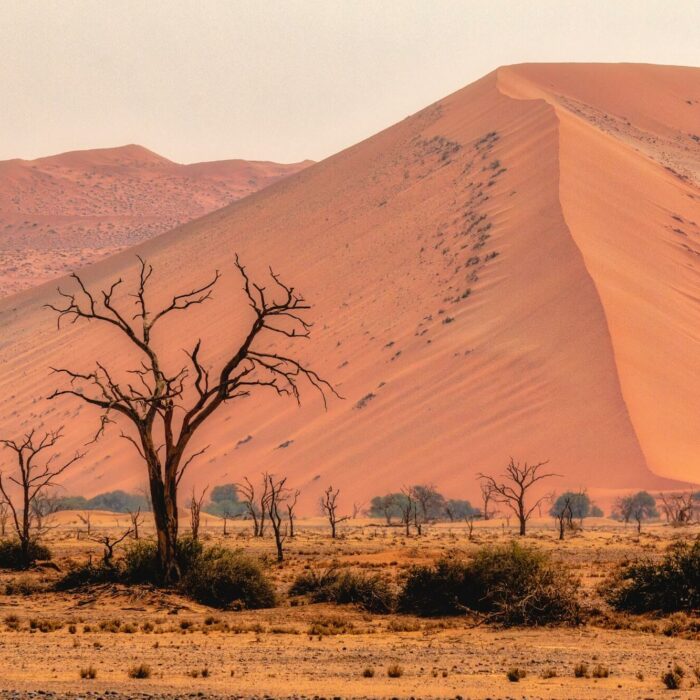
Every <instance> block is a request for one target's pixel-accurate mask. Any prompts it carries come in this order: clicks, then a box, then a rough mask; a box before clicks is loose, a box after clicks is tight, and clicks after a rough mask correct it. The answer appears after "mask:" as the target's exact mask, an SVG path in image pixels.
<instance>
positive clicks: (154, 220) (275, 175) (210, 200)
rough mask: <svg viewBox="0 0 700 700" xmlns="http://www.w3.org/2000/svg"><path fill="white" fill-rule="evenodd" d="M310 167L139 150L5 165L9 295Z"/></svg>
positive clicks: (1, 176)
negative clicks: (183, 159) (173, 157)
mask: <svg viewBox="0 0 700 700" xmlns="http://www.w3.org/2000/svg"><path fill="white" fill-rule="evenodd" d="M307 165H309V162H304V163H295V164H291V165H282V164H279V163H269V162H262V161H245V160H225V161H219V162H213V163H192V164H190V165H182V164H180V163H174V162H173V161H170V160H168V159H167V158H164V157H163V156H160V155H158V154H157V153H153V152H152V151H149V150H148V149H146V148H143V147H142V146H136V145H130V146H123V147H121V148H105V149H96V150H90V151H74V152H70V153H61V154H59V155H55V156H49V157H47V158H38V159H36V160H20V159H14V160H9V161H0V295H3V296H6V295H7V294H10V293H13V292H17V291H19V290H21V289H26V288H28V287H33V286H36V285H37V284H40V283H41V282H45V281H46V280H49V279H53V278H56V277H60V276H62V275H64V274H66V273H67V272H69V271H71V270H75V269H77V268H80V267H83V266H85V265H87V264H89V263H91V262H95V261H96V260H100V259H102V258H104V257H107V256H108V255H110V254H113V253H115V252H118V251H120V250H124V249H125V248H128V247H129V246H133V245H135V244H136V243H139V242H141V241H144V240H148V239H149V238H152V237H153V236H155V235H156V234H158V233H163V232H164V231H167V230H169V229H171V228H173V227H174V226H177V225H178V224H181V223H184V222H186V221H191V220H192V219H196V218H197V217H199V216H202V215H203V214H207V213H209V212H211V211H213V210H215V209H219V208H221V207H223V206H225V205H227V204H230V203H231V202H234V201H236V200H238V199H240V198H241V197H245V196H246V195H248V194H251V193H252V192H257V191H258V190H260V189H262V188H263V187H266V186H267V185H269V184H270V183H272V182H275V181H277V180H279V179H280V178H281V177H285V176H286V175H289V174H292V173H295V172H297V171H298V170H300V169H302V168H304V167H306V166H307Z"/></svg>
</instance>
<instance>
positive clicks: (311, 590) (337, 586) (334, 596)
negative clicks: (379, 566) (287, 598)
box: [289, 568, 396, 613]
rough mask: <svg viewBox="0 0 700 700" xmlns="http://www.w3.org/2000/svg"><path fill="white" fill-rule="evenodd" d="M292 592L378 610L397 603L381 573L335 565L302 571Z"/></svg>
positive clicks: (317, 599) (291, 589) (387, 610)
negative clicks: (336, 566)
mask: <svg viewBox="0 0 700 700" xmlns="http://www.w3.org/2000/svg"><path fill="white" fill-rule="evenodd" d="M289 592H290V593H291V595H308V596H309V597H310V598H311V600H312V601H314V602H316V603H338V604H341V605H342V604H356V605H358V606H359V607H361V608H363V609H364V610H367V611H369V612H376V613H387V612H391V611H392V610H393V609H394V608H395V604H396V595H395V593H394V591H393V589H392V587H391V584H390V583H389V582H388V581H387V580H386V579H385V578H384V577H382V576H380V575H379V574H372V575H370V574H365V573H362V572H359V571H351V570H345V571H339V570H338V569H335V568H332V569H329V570H327V571H324V572H321V573H316V572H314V571H308V572H304V573H302V574H300V575H299V576H297V578H296V579H295V581H294V583H292V586H291V588H290V589H289Z"/></svg>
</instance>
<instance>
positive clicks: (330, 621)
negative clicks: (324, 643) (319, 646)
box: [309, 615, 355, 636]
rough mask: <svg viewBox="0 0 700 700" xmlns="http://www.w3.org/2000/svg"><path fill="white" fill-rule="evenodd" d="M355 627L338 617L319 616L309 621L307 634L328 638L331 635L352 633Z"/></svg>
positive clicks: (348, 621)
mask: <svg viewBox="0 0 700 700" xmlns="http://www.w3.org/2000/svg"><path fill="white" fill-rule="evenodd" d="M354 629H355V626H354V625H353V624H352V622H351V621H350V620H346V619H345V618H344V617H340V616H339V615H321V616H319V617H317V618H315V619H313V620H312V621H311V624H310V625H309V634H310V635H313V636H316V635H318V636H330V635H333V634H347V633H349V632H352V631H353V630H354Z"/></svg>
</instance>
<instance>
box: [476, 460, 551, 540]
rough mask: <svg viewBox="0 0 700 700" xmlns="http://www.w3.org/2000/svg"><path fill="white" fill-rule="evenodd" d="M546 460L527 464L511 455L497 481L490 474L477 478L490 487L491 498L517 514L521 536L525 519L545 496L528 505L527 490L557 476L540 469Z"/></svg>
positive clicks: (524, 528)
mask: <svg viewBox="0 0 700 700" xmlns="http://www.w3.org/2000/svg"><path fill="white" fill-rule="evenodd" d="M548 462H549V460H546V461H544V462H538V463H537V464H528V463H527V462H524V463H523V464H520V462H516V461H515V460H514V459H513V458H512V457H511V458H510V461H509V462H508V466H507V467H506V472H505V474H503V475H502V476H501V479H500V480H499V481H496V479H494V478H493V477H492V476H486V475H484V474H479V478H480V479H483V480H484V482H485V483H486V484H488V485H489V486H490V487H491V498H492V499H493V500H494V501H497V502H499V503H503V504H504V505H506V506H508V508H510V510H511V511H512V512H513V513H514V514H515V515H516V516H517V518H518V522H519V523H520V535H521V536H522V535H524V534H525V530H526V528H527V521H528V520H529V519H530V516H531V515H532V513H533V511H534V510H535V509H536V508H537V506H538V505H539V504H540V502H542V501H543V500H545V499H546V498H547V496H546V495H545V496H541V497H540V498H539V499H537V500H536V501H535V503H533V504H532V506H530V505H529V504H527V503H526V502H525V501H526V498H527V495H528V491H529V490H530V488H531V487H532V486H534V484H536V483H537V482H538V481H542V479H548V478H550V477H553V476H559V475H558V474H553V473H550V472H542V471H541V470H542V468H543V467H544V466H545V465H546V464H548Z"/></svg>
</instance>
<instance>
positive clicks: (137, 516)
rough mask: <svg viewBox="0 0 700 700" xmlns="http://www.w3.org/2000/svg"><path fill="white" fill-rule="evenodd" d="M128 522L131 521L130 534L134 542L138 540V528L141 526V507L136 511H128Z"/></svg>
mask: <svg viewBox="0 0 700 700" xmlns="http://www.w3.org/2000/svg"><path fill="white" fill-rule="evenodd" d="M129 520H131V534H132V535H133V537H134V539H135V540H138V539H139V527H140V525H141V520H142V516H141V506H139V507H138V508H137V509H136V510H130V511H129Z"/></svg>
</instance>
